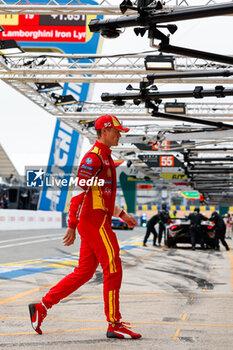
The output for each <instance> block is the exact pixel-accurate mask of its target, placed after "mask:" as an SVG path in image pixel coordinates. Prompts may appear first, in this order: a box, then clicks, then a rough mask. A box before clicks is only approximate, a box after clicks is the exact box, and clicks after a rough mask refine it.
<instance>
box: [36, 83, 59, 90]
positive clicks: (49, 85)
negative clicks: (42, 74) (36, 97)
mask: <svg viewBox="0 0 233 350" xmlns="http://www.w3.org/2000/svg"><path fill="white" fill-rule="evenodd" d="M35 85H36V87H37V90H38V91H39V92H49V91H54V90H61V89H62V86H61V85H60V84H58V83H35Z"/></svg>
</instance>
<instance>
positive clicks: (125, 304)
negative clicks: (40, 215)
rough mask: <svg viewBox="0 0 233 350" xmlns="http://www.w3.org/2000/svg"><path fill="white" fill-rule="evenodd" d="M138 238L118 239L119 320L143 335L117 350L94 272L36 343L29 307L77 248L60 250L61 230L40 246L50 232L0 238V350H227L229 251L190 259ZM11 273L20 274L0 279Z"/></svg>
mask: <svg viewBox="0 0 233 350" xmlns="http://www.w3.org/2000/svg"><path fill="white" fill-rule="evenodd" d="M144 231H145V229H142V228H136V229H134V230H133V231H116V233H117V235H118V239H119V241H120V244H121V247H122V249H121V258H122V262H123V269H124V276H123V284H122V289H121V312H122V315H123V319H124V320H125V321H130V322H131V324H132V326H133V327H136V328H135V330H136V331H139V332H141V333H142V335H143V338H142V339H140V340H136V341H127V340H123V345H122V341H120V340H110V339H106V337H105V332H106V322H105V317H104V312H103V298H102V274H101V270H100V269H99V268H98V269H97V272H96V274H95V275H94V277H93V279H92V280H91V281H90V282H89V283H88V284H86V285H84V286H83V287H82V288H80V289H79V290H78V291H77V292H75V293H73V294H72V295H71V296H70V297H68V298H66V299H64V300H63V301H62V302H61V303H60V304H59V305H57V306H54V307H53V309H51V310H50V311H49V314H48V316H47V318H46V320H45V321H44V323H43V326H42V330H43V332H44V334H43V335H42V336H39V335H37V334H36V333H35V332H34V331H33V330H32V328H31V325H30V321H29V314H28V310H27V304H28V303H31V302H38V301H40V299H41V297H42V296H43V295H44V293H45V292H46V291H47V290H48V288H49V287H50V286H51V285H53V284H54V283H56V282H57V281H59V280H60V279H61V278H62V277H63V276H65V275H66V274H68V273H70V272H71V271H72V269H73V266H75V265H76V264H77V260H78V242H76V244H75V245H74V246H72V247H70V248H64V247H63V246H62V236H63V234H64V231H62V230H60V231H59V232H57V231H56V232H51V231H49V232H50V234H51V238H54V239H53V240H50V239H49V237H48V239H47V238H46V237H47V235H49V232H38V231H36V230H35V231H31V232H30V233H29V232H21V233H19V232H18V233H17V232H9V233H7V234H4V233H3V232H1V234H0V236H1V239H0V241H1V242H0V252H1V254H0V256H1V263H0V271H1V272H2V273H1V275H0V276H1V277H0V279H1V281H0V286H1V299H0V309H1V314H0V349H1V348H3V349H10V348H13V347H14V348H16V349H22V348H23V349H30V350H31V349H56V350H57V349H64V348H65V347H69V349H71V350H72V349H94V348H95V349H109V348H114V349H120V348H122V346H127V347H128V348H129V349H131V348H132V349H135V348H136V349H161V348H163V349H166V350H167V349H168V350H169V349H174V347H175V348H177V349H183V348H184V349H192V350H193V349H198V350H200V349H205V350H206V349H207V350H208V349H216V350H217V349H219V347H220V346H221V347H223V346H224V348H225V349H227V350H228V349H229V350H230V349H232V336H233V322H232V313H231V310H232V306H233V301H232V296H233V258H232V253H231V251H229V252H226V251H225V249H224V248H223V247H221V250H220V251H219V252H215V251H213V250H205V251H202V250H200V249H198V248H197V249H196V251H191V249H190V246H189V245H179V247H178V248H176V249H168V248H166V247H152V243H151V242H149V243H148V246H147V247H142V245H141V242H142V238H143V235H144V233H145V232H144ZM17 235H20V237H19V236H17ZM56 235H57V236H58V237H56ZM29 237H31V238H29ZM17 238H21V239H20V240H18V241H16V239H17ZM11 239H12V241H11V242H9V240H11ZM6 240H8V242H6ZM39 240H41V242H37V241H39ZM4 241H5V242H4ZM25 242H28V243H27V244H22V245H18V246H17V243H25ZM29 242H30V243H29ZM229 242H230V246H231V247H232V243H231V241H228V243H229ZM7 245H8V247H6V246H7ZM12 245H14V246H12ZM4 246H5V247H4ZM1 247H4V248H2V249H1ZM17 268H18V269H25V273H24V274H21V275H17V274H15V275H8V276H7V275H6V274H5V275H4V273H3V271H4V269H5V271H6V270H8V272H9V270H10V269H11V270H13V269H16V270H17ZM126 342H127V343H126Z"/></svg>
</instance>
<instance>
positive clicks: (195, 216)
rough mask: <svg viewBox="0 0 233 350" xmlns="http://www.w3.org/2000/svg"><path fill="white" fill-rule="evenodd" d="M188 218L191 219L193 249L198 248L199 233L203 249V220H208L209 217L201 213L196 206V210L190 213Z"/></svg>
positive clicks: (190, 230)
mask: <svg viewBox="0 0 233 350" xmlns="http://www.w3.org/2000/svg"><path fill="white" fill-rule="evenodd" d="M187 220H190V229H189V232H190V236H191V244H192V250H195V248H196V240H197V237H198V235H199V236H200V244H201V249H204V248H205V246H204V233H203V230H202V228H201V222H202V221H204V220H208V218H207V217H205V216H204V215H202V214H201V213H200V209H199V208H195V209H194V212H193V213H191V214H189V216H188V217H187Z"/></svg>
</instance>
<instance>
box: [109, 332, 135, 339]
mask: <svg viewBox="0 0 233 350" xmlns="http://www.w3.org/2000/svg"><path fill="white" fill-rule="evenodd" d="M106 336H107V338H115V339H124V340H129V339H131V340H132V339H140V338H141V337H137V338H133V337H131V336H130V337H122V338H121V337H119V336H118V335H117V334H115V333H114V332H107V334H106Z"/></svg>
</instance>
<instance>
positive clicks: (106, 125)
mask: <svg viewBox="0 0 233 350" xmlns="http://www.w3.org/2000/svg"><path fill="white" fill-rule="evenodd" d="M111 126H112V123H110V122H108V123H104V127H105V128H109V127H111Z"/></svg>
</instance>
